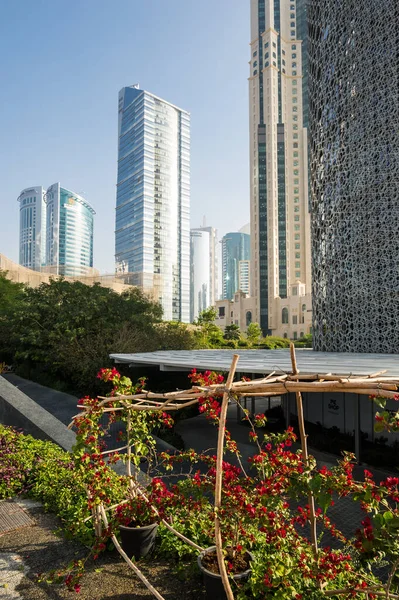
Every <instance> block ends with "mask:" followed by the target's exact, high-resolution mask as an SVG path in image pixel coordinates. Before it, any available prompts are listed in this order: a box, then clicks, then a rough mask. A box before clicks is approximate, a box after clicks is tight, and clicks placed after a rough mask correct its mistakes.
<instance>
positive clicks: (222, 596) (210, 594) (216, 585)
mask: <svg viewBox="0 0 399 600" xmlns="http://www.w3.org/2000/svg"><path fill="white" fill-rule="evenodd" d="M212 552H216V546H210V547H209V548H205V550H203V551H202V552H201V554H200V555H199V556H198V558H197V562H198V566H199V569H200V571H201V573H202V576H203V578H204V584H205V591H206V597H207V599H208V600H226V592H225V591H224V587H223V582H222V578H221V576H220V575H219V574H218V573H212V571H209V570H208V569H206V568H205V567H204V566H203V565H202V558H203V557H204V556H205V555H206V554H210V553H212ZM246 554H247V556H248V558H249V560H253V555H252V554H251V553H250V552H248V551H247V552H246ZM250 574H251V568H248V569H247V570H246V571H244V572H243V573H237V574H236V575H232V576H231V577H229V578H230V579H234V581H237V582H238V581H242V582H244V581H247V580H248V578H249V576H250Z"/></svg>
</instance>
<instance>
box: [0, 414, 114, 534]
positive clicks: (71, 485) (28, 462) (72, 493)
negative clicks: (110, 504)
mask: <svg viewBox="0 0 399 600" xmlns="http://www.w3.org/2000/svg"><path fill="white" fill-rule="evenodd" d="M74 469H75V463H74V460H73V457H72V455H71V454H70V453H69V452H65V451H64V450H62V449H61V448H60V447H59V446H57V445H56V444H53V443H52V442H46V441H42V440H36V439H34V438H33V437H32V436H30V435H24V434H22V433H20V432H18V431H16V430H15V429H13V428H11V427H4V426H3V425H0V499H5V498H10V497H12V496H15V495H18V494H24V495H27V496H28V497H29V498H33V499H35V500H39V501H41V502H42V503H43V506H44V508H45V509H46V510H48V511H52V512H54V513H55V514H56V515H57V516H58V517H59V518H60V519H61V521H62V525H63V528H64V530H65V533H66V534H67V535H69V536H70V537H73V538H74V539H78V540H79V541H81V542H82V543H84V544H87V545H90V544H92V543H93V541H94V530H93V527H92V524H91V521H87V522H84V520H85V519H86V517H88V516H90V511H89V509H88V504H87V495H86V491H85V488H84V486H83V484H82V482H81V479H80V478H78V477H77V476H76V472H75V470H74ZM109 477H110V478H111V480H112V481H113V500H115V501H119V500H120V499H121V497H122V488H121V482H120V477H119V476H118V475H116V473H114V471H112V470H111V469H109Z"/></svg>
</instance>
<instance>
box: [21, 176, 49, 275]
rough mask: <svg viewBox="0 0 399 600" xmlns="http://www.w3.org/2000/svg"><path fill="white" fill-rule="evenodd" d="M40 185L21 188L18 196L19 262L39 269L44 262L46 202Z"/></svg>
mask: <svg viewBox="0 0 399 600" xmlns="http://www.w3.org/2000/svg"><path fill="white" fill-rule="evenodd" d="M44 193H45V192H44V189H43V188H42V187H41V186H36V187H30V188H26V189H25V190H23V191H22V192H21V193H20V195H19V197H18V202H19V215H20V217H19V264H20V265H22V266H24V267H28V268H29V269H33V270H35V271H40V269H41V268H42V267H43V266H44V265H45V264H46V204H45V202H44Z"/></svg>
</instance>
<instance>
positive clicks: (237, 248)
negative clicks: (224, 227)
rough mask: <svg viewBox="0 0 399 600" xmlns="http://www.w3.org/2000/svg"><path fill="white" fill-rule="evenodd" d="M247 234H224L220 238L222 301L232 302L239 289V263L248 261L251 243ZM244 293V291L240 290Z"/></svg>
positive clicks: (241, 279) (240, 279)
mask: <svg viewBox="0 0 399 600" xmlns="http://www.w3.org/2000/svg"><path fill="white" fill-rule="evenodd" d="M250 237H251V236H249V235H248V234H247V233H240V232H235V231H234V232H231V233H226V235H225V236H224V237H223V238H222V278H223V292H222V293H223V300H232V299H233V298H234V294H235V293H236V292H238V290H239V289H240V282H241V281H243V278H240V263H241V262H242V261H249V259H250V254H251V242H250ZM241 291H244V290H241Z"/></svg>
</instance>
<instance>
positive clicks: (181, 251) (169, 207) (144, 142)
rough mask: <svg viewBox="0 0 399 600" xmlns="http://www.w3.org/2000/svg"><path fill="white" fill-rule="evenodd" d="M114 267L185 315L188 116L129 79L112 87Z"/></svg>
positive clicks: (168, 312) (170, 315)
mask: <svg viewBox="0 0 399 600" xmlns="http://www.w3.org/2000/svg"><path fill="white" fill-rule="evenodd" d="M115 262H116V271H117V272H124V273H126V274H127V275H126V277H127V279H128V282H129V283H132V284H134V285H138V286H140V287H141V288H142V289H144V290H153V289H154V288H156V289H157V293H158V296H159V300H160V302H161V305H162V308H163V313H164V319H165V320H177V321H183V322H188V321H189V319H190V272H189V271H190V115H189V113H187V112H185V111H184V110H181V109H180V108H177V107H176V106H174V105H173V104H170V103H169V102H166V101H165V100H162V99H161V98H158V97H157V96H154V94H150V93H149V92H146V91H144V90H140V89H139V87H138V86H137V85H134V86H131V87H125V88H123V89H122V90H121V91H120V92H119V126H118V182H117V195H116V226H115Z"/></svg>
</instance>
